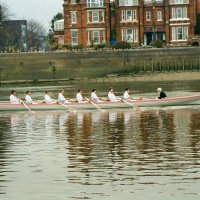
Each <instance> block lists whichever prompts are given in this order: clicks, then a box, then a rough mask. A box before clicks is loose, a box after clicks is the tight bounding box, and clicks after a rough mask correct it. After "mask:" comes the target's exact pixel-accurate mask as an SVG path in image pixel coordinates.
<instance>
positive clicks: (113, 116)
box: [109, 111, 117, 123]
mask: <svg viewBox="0 0 200 200" xmlns="http://www.w3.org/2000/svg"><path fill="white" fill-rule="evenodd" d="M116 120H117V112H112V111H111V112H109V123H114V122H116Z"/></svg>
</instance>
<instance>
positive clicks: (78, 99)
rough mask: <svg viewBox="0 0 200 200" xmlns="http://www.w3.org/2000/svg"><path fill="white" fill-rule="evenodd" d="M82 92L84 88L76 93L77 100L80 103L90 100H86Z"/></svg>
mask: <svg viewBox="0 0 200 200" xmlns="http://www.w3.org/2000/svg"><path fill="white" fill-rule="evenodd" d="M82 93H83V91H82V90H78V93H77V95H76V100H77V101H78V102H79V103H86V102H88V101H86V98H85V97H83V96H82Z"/></svg>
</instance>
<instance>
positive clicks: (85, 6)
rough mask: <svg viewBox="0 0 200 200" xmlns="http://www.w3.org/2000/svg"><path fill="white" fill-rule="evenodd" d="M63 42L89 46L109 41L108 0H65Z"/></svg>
mask: <svg viewBox="0 0 200 200" xmlns="http://www.w3.org/2000/svg"><path fill="white" fill-rule="evenodd" d="M63 7H64V21H65V22H64V43H65V44H66V43H68V44H71V45H72V46H77V45H81V46H83V47H89V46H90V45H92V44H94V45H95V44H99V43H106V42H109V41H110V26H111V24H110V2H109V0H65V1H64V4H63Z"/></svg>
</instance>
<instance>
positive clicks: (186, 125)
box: [174, 109, 191, 153]
mask: <svg viewBox="0 0 200 200" xmlns="http://www.w3.org/2000/svg"><path fill="white" fill-rule="evenodd" d="M190 122H191V113H190V112H188V111H187V110H185V109H182V110H176V111H175V112H174V126H175V132H176V135H175V136H176V148H177V150H178V151H180V153H181V152H182V153H185V152H184V149H185V151H188V148H185V147H187V146H188V145H189V139H190V138H189V130H190Z"/></svg>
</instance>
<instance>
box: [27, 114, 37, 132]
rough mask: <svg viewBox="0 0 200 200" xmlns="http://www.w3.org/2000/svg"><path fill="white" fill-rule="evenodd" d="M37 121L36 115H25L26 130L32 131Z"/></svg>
mask: <svg viewBox="0 0 200 200" xmlns="http://www.w3.org/2000/svg"><path fill="white" fill-rule="evenodd" d="M34 120H35V115H34V114H32V113H31V114H29V113H28V114H26V115H24V123H25V125H26V129H27V130H32V125H33V123H34Z"/></svg>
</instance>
